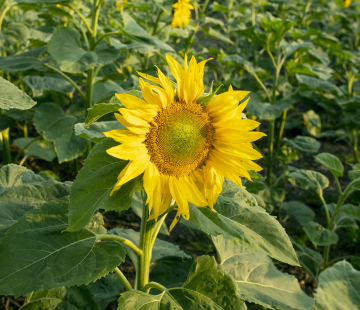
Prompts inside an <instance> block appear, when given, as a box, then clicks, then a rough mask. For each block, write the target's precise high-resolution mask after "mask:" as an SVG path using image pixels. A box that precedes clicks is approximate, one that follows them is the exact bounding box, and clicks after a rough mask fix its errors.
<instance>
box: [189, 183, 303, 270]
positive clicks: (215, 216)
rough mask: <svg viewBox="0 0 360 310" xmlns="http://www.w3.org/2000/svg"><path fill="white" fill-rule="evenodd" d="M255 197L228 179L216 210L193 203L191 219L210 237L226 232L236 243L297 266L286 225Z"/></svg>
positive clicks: (226, 237)
mask: <svg viewBox="0 0 360 310" xmlns="http://www.w3.org/2000/svg"><path fill="white" fill-rule="evenodd" d="M254 200H255V199H254V197H253V196H251V194H249V193H248V192H246V191H245V190H243V189H240V187H238V186H237V185H235V184H234V183H232V182H231V181H229V180H226V181H225V182H224V184H223V191H222V193H221V194H220V196H219V198H218V200H217V202H216V206H215V209H216V210H217V212H213V211H211V210H210V209H209V208H198V207H196V206H194V205H191V204H190V214H191V216H190V221H191V222H192V223H193V224H195V225H196V226H197V227H198V228H199V229H201V230H202V231H204V232H205V233H207V234H209V235H211V236H214V237H216V236H218V235H224V237H225V239H226V240H228V241H230V242H231V243H233V244H235V245H241V246H244V247H246V248H248V249H250V250H253V251H257V252H262V253H265V254H267V255H269V256H271V257H273V258H276V259H278V260H280V261H283V262H286V263H288V264H291V265H298V260H297V257H296V253H295V251H294V249H293V247H292V244H291V241H290V240H289V237H288V236H287V234H286V232H285V230H284V228H283V227H282V226H281V225H280V224H279V222H278V221H277V220H276V219H275V218H274V217H272V216H270V215H269V214H268V213H267V212H266V211H265V210H264V209H263V208H261V207H259V206H257V203H256V200H255V203H254Z"/></svg>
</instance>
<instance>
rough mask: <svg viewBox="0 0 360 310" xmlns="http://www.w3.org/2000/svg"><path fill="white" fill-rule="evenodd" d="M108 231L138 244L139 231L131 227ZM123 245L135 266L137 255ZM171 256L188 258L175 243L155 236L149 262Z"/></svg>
mask: <svg viewBox="0 0 360 310" xmlns="http://www.w3.org/2000/svg"><path fill="white" fill-rule="evenodd" d="M108 233H109V234H113V235H118V236H120V237H123V238H126V239H128V240H130V241H132V242H133V243H134V244H135V245H136V246H139V240H140V233H139V232H137V231H135V230H133V229H121V228H113V229H111V230H109V232H108ZM124 247H125V249H126V252H127V253H128V255H129V256H130V258H131V260H132V261H133V262H134V265H135V266H136V265H137V264H136V262H137V257H136V255H135V253H134V251H133V250H132V249H131V248H129V247H128V246H126V245H125V246H124ZM171 257H177V258H179V259H189V258H190V256H189V255H188V254H186V253H185V252H183V251H182V250H180V248H179V247H178V246H177V245H175V244H172V243H170V242H167V241H164V240H161V239H158V238H157V239H156V240H155V243H154V247H153V250H152V256H151V261H150V263H151V264H153V263H155V262H157V261H161V260H162V259H166V258H171Z"/></svg>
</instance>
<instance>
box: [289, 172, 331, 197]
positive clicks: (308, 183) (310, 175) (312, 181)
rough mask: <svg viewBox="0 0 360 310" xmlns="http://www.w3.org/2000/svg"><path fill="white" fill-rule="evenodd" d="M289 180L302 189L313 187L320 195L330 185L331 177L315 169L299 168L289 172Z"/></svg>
mask: <svg viewBox="0 0 360 310" xmlns="http://www.w3.org/2000/svg"><path fill="white" fill-rule="evenodd" d="M288 180H289V182H290V183H291V184H292V185H294V186H297V187H300V188H302V189H305V190H307V189H312V190H314V191H315V192H316V193H317V194H318V195H319V194H320V193H322V190H323V189H324V188H326V187H328V186H329V179H328V178H327V177H326V176H324V175H323V174H322V173H320V172H317V171H313V170H304V169H299V170H297V171H294V172H291V173H289V174H288Z"/></svg>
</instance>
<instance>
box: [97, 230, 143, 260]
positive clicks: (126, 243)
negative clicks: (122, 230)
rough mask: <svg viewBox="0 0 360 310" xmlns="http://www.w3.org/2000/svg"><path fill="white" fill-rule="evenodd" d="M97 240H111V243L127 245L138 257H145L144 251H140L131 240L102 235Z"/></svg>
mask: <svg viewBox="0 0 360 310" xmlns="http://www.w3.org/2000/svg"><path fill="white" fill-rule="evenodd" d="M96 239H97V240H111V241H118V242H121V243H123V244H125V245H127V246H128V247H129V248H130V249H132V250H133V251H134V252H135V254H136V255H137V256H141V255H143V251H142V250H141V249H139V248H138V247H137V246H136V245H135V244H134V243H133V242H131V241H130V240H128V239H126V238H123V237H120V236H117V235H111V234H100V235H97V236H96Z"/></svg>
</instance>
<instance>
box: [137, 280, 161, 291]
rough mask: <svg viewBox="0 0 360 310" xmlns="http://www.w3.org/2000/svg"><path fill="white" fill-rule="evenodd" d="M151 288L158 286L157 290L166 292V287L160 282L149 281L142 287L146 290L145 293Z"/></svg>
mask: <svg viewBox="0 0 360 310" xmlns="http://www.w3.org/2000/svg"><path fill="white" fill-rule="evenodd" d="M151 288H156V289H157V290H159V291H161V292H164V291H166V287H165V286H162V285H161V284H160V283H157V282H149V283H147V284H146V285H145V286H144V287H143V288H142V289H141V291H143V292H145V293H149V291H150V289H151Z"/></svg>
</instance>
